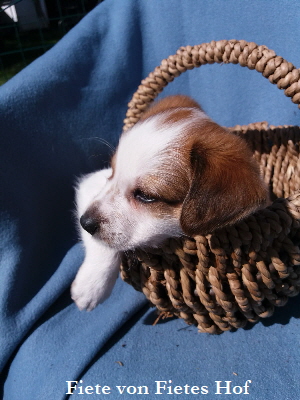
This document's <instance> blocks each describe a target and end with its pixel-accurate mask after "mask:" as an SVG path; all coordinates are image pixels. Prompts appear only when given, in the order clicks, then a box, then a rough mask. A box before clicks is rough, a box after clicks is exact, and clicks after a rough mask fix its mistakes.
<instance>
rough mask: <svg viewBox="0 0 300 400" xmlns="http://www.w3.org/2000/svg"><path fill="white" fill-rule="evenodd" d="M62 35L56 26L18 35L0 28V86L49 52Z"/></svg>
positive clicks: (14, 31) (59, 28)
mask: <svg viewBox="0 0 300 400" xmlns="http://www.w3.org/2000/svg"><path fill="white" fill-rule="evenodd" d="M64 33H65V32H63V31H62V29H61V27H57V25H56V26H55V27H50V28H49V29H44V30H36V31H30V32H20V33H19V32H18V31H17V30H16V29H14V28H12V27H10V28H5V26H4V27H0V42H1V50H0V85H3V84H4V83H5V82H7V81H8V80H9V79H10V78H12V77H13V76H14V75H16V74H17V73H18V72H20V71H21V70H22V69H23V68H24V67H26V66H27V65H29V64H30V63H31V62H32V61H34V60H35V59H36V58H38V57H39V56H41V55H42V54H44V53H45V52H46V51H47V50H49V49H50V48H51V47H52V46H53V45H54V44H55V43H57V42H58V41H59V40H60V39H61V38H62V37H63V35H64Z"/></svg>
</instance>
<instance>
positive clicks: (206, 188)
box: [180, 122, 268, 236]
mask: <svg viewBox="0 0 300 400" xmlns="http://www.w3.org/2000/svg"><path fill="white" fill-rule="evenodd" d="M200 129H201V132H200V134H199V132H198V134H196V135H194V138H195V139H193V143H192V146H191V150H190V163H191V172H192V173H191V183H190V189H189V192H188V194H187V196H186V198H185V200H184V203H183V207H182V212H181V218H180V223H181V226H182V229H183V231H184V233H186V234H187V235H189V236H195V235H198V234H202V235H207V234H209V233H212V232H213V231H214V230H216V229H219V228H223V227H225V226H227V225H231V224H234V223H235V222H237V221H239V220H241V219H242V218H245V217H246V216H248V215H250V214H251V213H253V212H255V211H256V210H257V209H259V208H261V207H263V206H265V205H267V202H268V191H267V188H266V186H265V184H264V183H263V181H262V178H261V176H260V172H259V168H258V166H257V165H256V163H255V161H254V159H253V157H252V154H251V152H250V150H249V149H248V146H247V144H246V142H245V141H244V140H243V139H241V138H239V137H237V136H235V135H234V134H232V133H230V132H228V131H227V130H225V129H223V128H222V127H220V126H219V125H217V124H215V123H214V122H208V123H207V124H205V126H204V127H200Z"/></svg>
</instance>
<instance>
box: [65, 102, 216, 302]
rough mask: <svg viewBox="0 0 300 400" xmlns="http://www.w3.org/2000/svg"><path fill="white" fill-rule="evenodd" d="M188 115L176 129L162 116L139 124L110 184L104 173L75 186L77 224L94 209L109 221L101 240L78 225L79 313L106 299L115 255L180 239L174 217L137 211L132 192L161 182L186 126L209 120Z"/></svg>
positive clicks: (122, 148)
mask: <svg viewBox="0 0 300 400" xmlns="http://www.w3.org/2000/svg"><path fill="white" fill-rule="evenodd" d="M192 112H193V116H192V117H191V118H189V119H188V120H187V119H186V120H183V121H180V122H177V123H174V124H168V125H166V124H162V116H161V115H155V116H152V117H151V118H149V119H147V120H145V121H143V122H142V123H138V124H137V125H135V126H134V127H133V128H132V129H131V130H129V131H128V132H126V133H124V134H123V135H122V137H121V139H120V143H119V147H118V150H117V153H116V166H115V171H114V175H113V177H112V178H111V179H108V178H109V177H110V176H111V173H112V171H111V169H107V170H102V171H99V172H96V173H93V174H90V175H87V176H86V177H84V178H83V179H81V181H80V182H79V185H78V187H77V199H76V200H77V213H78V219H79V218H80V217H81V215H82V214H83V213H84V212H85V211H86V210H88V208H89V207H90V206H91V205H93V206H94V207H96V208H97V210H98V212H99V215H100V216H104V217H105V218H106V220H107V222H106V223H104V224H102V225H101V234H100V235H99V236H97V235H94V236H91V235H90V234H89V233H88V232H86V231H85V230H84V229H82V227H81V226H79V229H80V234H81V238H82V241H83V244H84V246H85V251H86V256H85V260H84V262H83V264H82V266H81V267H80V269H79V271H78V273H77V276H76V278H75V281H74V282H73V284H72V288H71V295H72V298H73V300H74V301H75V302H76V304H77V306H78V307H79V309H81V310H82V309H87V310H92V309H93V308H94V307H95V306H96V305H97V304H99V303H101V302H103V301H104V300H105V299H106V298H107V297H108V296H109V295H110V292H111V290H112V288H113V286H114V283H115V280H116V278H117V275H118V269H119V264H120V259H119V251H124V250H128V249H134V248H136V247H141V246H150V247H151V246H152V247H153V246H158V245H159V244H160V243H161V242H162V241H163V240H164V239H166V238H167V237H172V236H173V237H174V236H180V235H181V234H182V230H181V227H180V223H179V219H178V217H175V216H169V217H168V216H166V217H165V218H162V217H161V216H155V215H153V213H150V212H148V211H147V207H145V206H142V207H138V206H136V204H135V203H134V201H132V199H131V198H130V191H132V190H133V188H134V186H135V185H136V182H137V180H138V179H140V178H141V177H143V176H145V175H147V174H151V173H152V174H156V175H158V176H159V177H161V179H163V176H164V171H163V170H162V169H161V168H160V166H161V162H162V159H164V160H165V162H167V163H175V164H176V162H177V160H176V149H179V148H180V145H181V142H180V140H179V139H180V137H182V134H183V132H184V131H185V129H186V127H187V126H190V124H192V123H193V120H194V119H195V120H197V121H198V122H199V119H200V120H201V119H203V120H205V119H208V117H207V116H206V115H205V114H204V113H203V112H202V111H201V110H197V109H194V110H193V111H192ZM164 117H165V115H164ZM170 148H171V150H172V152H170ZM166 158H168V159H167V160H166ZM175 173H176V171H175Z"/></svg>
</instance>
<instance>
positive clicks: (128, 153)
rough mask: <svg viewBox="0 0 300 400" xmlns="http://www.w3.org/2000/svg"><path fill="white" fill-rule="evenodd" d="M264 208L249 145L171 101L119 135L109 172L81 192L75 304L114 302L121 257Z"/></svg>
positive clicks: (186, 104) (197, 110)
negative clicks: (82, 248)
mask: <svg viewBox="0 0 300 400" xmlns="http://www.w3.org/2000/svg"><path fill="white" fill-rule="evenodd" d="M267 201H268V192H267V188H266V186H265V184H264V183H263V180H262V178H261V176H260V172H259V168H258V166H257V165H256V162H255V161H254V159H253V157H252V153H251V152H250V150H249V148H248V147H247V144H246V143H245V141H244V140H243V139H241V138H239V137H237V136H235V135H234V134H232V133H230V132H229V131H227V130H226V129H224V128H222V127H221V126H219V125H218V124H216V123H215V122H213V121H212V120H211V119H210V118H209V117H208V116H207V115H206V114H205V113H204V112H203V111H202V109H201V107H200V106H199V105H198V104H197V103H196V102H195V101H194V100H192V99H190V98H189V97H186V96H171V97H166V98H165V99H163V100H161V101H160V102H157V103H155V104H154V105H153V106H152V107H151V108H150V109H149V110H148V111H146V112H145V113H144V115H143V117H142V119H141V120H140V121H139V122H138V123H137V124H136V125H135V126H134V127H133V128H131V129H130V130H128V131H127V132H125V133H123V134H122V136H121V138H120V142H119V145H118V148H117V151H116V153H115V155H114V156H113V159H112V163H111V168H110V169H106V170H102V171H99V172H96V173H92V174H90V175H88V176H86V177H84V178H83V179H82V180H81V181H80V183H79V185H78V188H77V213H78V217H79V218H80V224H81V227H80V229H81V236H82V240H83V244H84V246H85V250H86V256H85V260H84V262H83V264H82V266H81V267H80V269H79V272H78V274H77V276H76V278H75V281H74V282H73V284H72V289H71V293H72V298H73V300H74V301H75V302H76V304H77V306H78V307H79V308H80V309H87V310H91V309H93V308H94V307H95V306H96V305H97V304H98V303H101V302H103V301H104V300H105V299H106V298H107V297H108V296H109V295H110V293H111V290H112V288H113V286H114V283H115V280H116V278H117V275H118V268H119V263H120V260H119V252H120V251H125V250H129V249H134V248H136V247H155V246H159V245H160V244H161V242H162V241H163V240H165V239H166V238H168V237H180V236H183V235H187V236H194V235H197V234H202V235H206V234H209V233H212V232H213V231H215V230H216V229H220V228H222V227H225V226H227V225H230V224H234V223H235V222H237V221H239V220H241V219H242V218H245V217H247V216H248V215H250V214H251V213H253V212H255V211H256V210H258V209H259V208H261V207H263V206H265V205H266V203H267Z"/></svg>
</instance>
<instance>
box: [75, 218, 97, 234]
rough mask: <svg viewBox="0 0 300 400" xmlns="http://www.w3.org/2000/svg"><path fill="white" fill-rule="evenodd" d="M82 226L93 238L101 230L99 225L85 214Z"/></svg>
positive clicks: (81, 221)
mask: <svg viewBox="0 0 300 400" xmlns="http://www.w3.org/2000/svg"><path fill="white" fill-rule="evenodd" d="M80 225H81V226H82V227H83V229H84V230H86V231H87V232H88V233H89V234H90V235H92V236H93V235H94V234H95V233H96V232H97V230H98V228H99V223H98V222H97V221H96V220H95V219H94V218H92V217H90V216H89V215H87V214H83V215H82V216H81V218H80Z"/></svg>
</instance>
